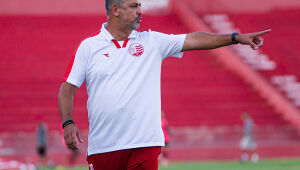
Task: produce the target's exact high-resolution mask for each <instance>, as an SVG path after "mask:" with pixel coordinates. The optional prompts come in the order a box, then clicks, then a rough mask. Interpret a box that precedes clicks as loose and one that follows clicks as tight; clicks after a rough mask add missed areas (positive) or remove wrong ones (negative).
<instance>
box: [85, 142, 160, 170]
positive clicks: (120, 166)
mask: <svg viewBox="0 0 300 170" xmlns="http://www.w3.org/2000/svg"><path fill="white" fill-rule="evenodd" d="M160 152H161V147H147V148H136V149H127V150H121V151H115V152H108V153H102V154H95V155H90V156H88V157H87V161H88V163H89V169H90V170H157V169H158V156H159V154H160Z"/></svg>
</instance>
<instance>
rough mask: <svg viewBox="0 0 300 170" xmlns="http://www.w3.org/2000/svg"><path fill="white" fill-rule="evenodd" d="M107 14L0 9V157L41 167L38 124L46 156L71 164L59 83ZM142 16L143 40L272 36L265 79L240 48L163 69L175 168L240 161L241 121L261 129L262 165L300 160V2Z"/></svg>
mask: <svg viewBox="0 0 300 170" xmlns="http://www.w3.org/2000/svg"><path fill="white" fill-rule="evenodd" d="M142 2H143V1H142ZM258 2H259V4H260V5H259V6H258V5H257V4H256V3H258ZM178 3H179V4H178ZM180 3H181V4H180ZM241 3H242V4H241ZM103 4H104V1H103V0H101V1H100V0H87V1H79V0H73V1H70V0H60V1H37V0H28V1H26V2H25V1H21V0H13V1H12V0H2V1H0V32H1V36H0V43H1V50H0V51H1V62H0V75H1V76H0V82H1V83H0V113H1V117H2V118H1V119H0V140H1V142H0V157H7V158H11V159H18V160H21V161H23V162H24V161H25V162H34V161H35V160H36V157H35V134H34V132H35V128H36V120H35V117H36V115H38V114H42V115H43V117H44V120H45V122H47V124H48V129H49V130H50V131H51V133H50V134H49V154H50V156H51V157H52V159H54V161H56V162H60V163H61V162H66V160H65V159H62V158H61V156H62V155H66V154H67V153H68V152H67V150H66V149H65V148H64V147H63V145H62V142H61V135H60V129H59V128H60V125H61V120H60V116H59V111H58V105H57V95H58V90H59V86H60V80H61V78H62V77H63V75H64V71H65V70H66V67H67V65H68V62H69V60H70V59H71V56H72V54H73V53H74V50H75V49H76V47H77V46H78V44H79V43H80V42H81V40H83V39H84V38H85V37H88V36H89V35H91V34H92V33H93V32H97V31H98V30H99V29H100V27H101V23H102V22H105V20H106V16H105V10H104V7H103V6H104V5H103ZM232 4H235V5H232ZM143 6H144V8H145V10H146V12H145V16H144V18H143V23H142V28H141V29H140V30H148V29H151V30H155V31H160V32H164V33H173V34H180V33H188V32H191V31H210V32H211V31H214V32H220V31H222V30H223V31H224V30H228V31H229V29H228V25H229V26H230V28H232V30H234V29H236V30H239V31H241V32H253V31H259V30H263V29H268V28H272V30H273V32H272V33H271V34H270V35H267V36H266V41H265V46H264V47H263V48H262V50H260V51H259V54H257V55H258V56H261V55H262V54H263V55H265V56H267V59H268V60H266V57H264V58H263V59H264V60H263V61H264V63H266V62H265V61H269V62H267V64H269V66H270V65H271V66H270V67H268V68H270V69H259V68H261V67H258V66H257V65H255V64H257V62H255V61H254V62H253V61H252V62H251V61H249V58H247V57H245V56H244V55H243V54H244V53H241V51H238V50H237V48H235V47H228V48H227V47H226V48H223V49H220V50H213V51H194V52H186V53H185V55H184V58H183V59H181V60H179V59H174V58H169V59H167V60H166V61H164V63H163V68H162V108H163V109H164V111H165V112H166V115H167V118H168V121H169V124H170V126H171V129H172V132H173V138H172V143H171V148H170V150H171V151H170V152H171V155H170V156H171V158H172V159H173V160H182V159H188V160H199V159H238V158H239V150H238V143H239V139H240V137H241V131H242V127H241V124H242V122H241V120H240V114H241V113H242V112H244V111H247V112H249V113H250V114H251V115H252V117H253V118H254V121H255V123H256V124H257V127H256V129H255V134H256V138H257V143H258V152H259V154H260V155H261V156H262V157H263V158H264V157H282V156H285V157H289V156H290V157H291V156H300V142H299V141H300V140H299V139H300V135H299V130H298V126H299V124H300V121H299V117H300V114H299V105H298V103H297V102H299V101H300V100H298V99H299V96H300V86H299V83H298V82H299V79H300V77H299V76H300V73H299V69H298V65H299V63H300V59H299V56H298V54H299V50H298V48H297V47H298V46H299V41H298V40H297V38H296V37H299V33H300V32H299V31H298V26H299V24H300V23H299V21H298V18H299V17H300V1H299V0H289V1H285V2H283V1H280V0H273V1H270V0H260V1H254V0H251V1H250V0H243V1H238V0H182V1H178V0H173V1H168V0H165V1H156V0H144V4H143ZM216 18H217V20H214V19H216ZM222 19H223V20H222ZM222 21H224V22H223V23H225V21H226V23H227V27H226V23H225V25H221V24H220V23H221V22H222ZM228 23H229V24H228ZM228 33H231V32H228ZM282 42H287V43H282ZM246 53H247V54H248V53H249V51H248V52H247V50H246ZM252 58H253V55H252ZM250 59H251V56H250ZM259 59H260V60H259V61H261V58H259ZM233 63H234V64H233ZM259 63H261V62H259ZM270 63H271V64H270ZM272 63H273V65H272ZM247 75H248V76H247ZM297 79H298V80H297ZM256 80H257V81H256ZM274 96H275V97H276V99H275V101H274V100H272V99H274V98H275V97H274ZM278 98H280V99H278ZM86 99H87V95H86V90H85V87H84V86H83V87H81V89H80V90H79V91H78V92H77V94H76V97H75V103H74V117H75V122H76V123H77V124H78V126H79V128H80V129H81V130H82V132H83V134H84V135H85V138H86V136H87V129H88V120H87V111H86ZM282 103H284V104H282ZM289 109H290V110H289ZM291 110H292V111H291ZM287 111H288V112H287ZM20 141H22V143H20ZM85 141H86V140H85ZM86 145H87V143H86V142H85V143H84V144H83V145H82V146H81V150H82V154H81V159H80V160H81V161H79V163H85V158H84V157H85V154H84V152H85V151H84V150H85V148H86ZM24 155H26V156H27V158H26V159H24Z"/></svg>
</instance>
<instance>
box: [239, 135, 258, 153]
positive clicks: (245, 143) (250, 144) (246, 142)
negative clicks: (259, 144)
mask: <svg viewBox="0 0 300 170" xmlns="http://www.w3.org/2000/svg"><path fill="white" fill-rule="evenodd" d="M240 149H242V150H246V149H251V150H253V149H256V144H255V142H254V141H253V139H252V138H251V137H249V136H247V137H243V138H242V140H241V142H240Z"/></svg>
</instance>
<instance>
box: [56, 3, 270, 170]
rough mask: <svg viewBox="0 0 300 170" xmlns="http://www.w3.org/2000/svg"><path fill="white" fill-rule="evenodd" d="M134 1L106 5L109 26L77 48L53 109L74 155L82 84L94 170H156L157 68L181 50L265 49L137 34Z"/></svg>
mask: <svg viewBox="0 0 300 170" xmlns="http://www.w3.org/2000/svg"><path fill="white" fill-rule="evenodd" d="M141 5H142V4H141V2H140V0H105V7H106V11H107V23H104V24H103V25H102V28H101V31H100V32H99V33H98V34H95V35H94V36H92V37H89V38H87V39H85V40H84V41H82V43H81V44H80V46H79V47H78V49H77V51H76V54H75V56H74V58H73V59H72V61H71V63H70V65H69V67H68V69H67V71H66V74H65V76H64V79H63V83H62V85H61V88H60V92H59V97H58V103H59V109H60V114H61V118H62V127H63V129H64V138H65V142H66V144H67V146H68V147H69V148H70V149H72V150H76V149H77V148H78V145H79V143H82V142H83V140H82V137H81V135H80V132H79V130H78V128H77V126H76V124H75V122H74V120H73V116H72V108H73V99H74V96H75V93H76V91H77V89H78V88H79V87H80V86H81V85H82V84H83V83H84V82H85V83H86V87H87V93H88V102H87V110H88V116H89V136H88V149H87V161H88V164H89V168H90V169H93V170H102V169H103V170H108V169H109V170H119V169H136V170H138V169H144V170H157V169H158V156H159V154H160V152H161V146H164V143H165V141H164V136H163V131H162V127H161V96H160V78H161V77H160V76H161V64H162V61H163V60H164V59H166V58H167V57H169V56H174V57H177V58H181V57H182V55H183V52H184V51H191V50H208V49H215V48H219V47H223V46H227V45H232V44H237V43H240V44H244V45H249V46H250V47H251V48H253V49H258V48H259V47H261V46H262V45H263V38H262V37H261V35H263V34H266V33H268V32H270V30H266V31H262V32H257V33H250V34H238V33H232V34H212V33H203V32H195V33H190V34H180V35H168V34H163V33H159V32H154V31H145V32H137V31H135V30H136V29H138V28H139V27H140V23H141V22H142V14H143V11H142V9H141Z"/></svg>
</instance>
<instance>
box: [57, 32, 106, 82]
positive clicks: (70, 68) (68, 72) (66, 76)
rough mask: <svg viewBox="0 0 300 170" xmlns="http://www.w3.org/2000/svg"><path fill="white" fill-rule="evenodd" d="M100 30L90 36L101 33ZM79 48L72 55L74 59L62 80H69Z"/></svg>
mask: <svg viewBox="0 0 300 170" xmlns="http://www.w3.org/2000/svg"><path fill="white" fill-rule="evenodd" d="M100 32H101V31H98V32H96V33H94V34H92V35H90V36H89V37H94V36H96V35H98V34H100ZM78 48H79V46H78V47H77V49H76V51H75V53H74V54H73V56H72V59H71V61H70V63H69V66H68V68H67V71H66V73H65V75H64V77H63V79H62V82H66V81H67V80H68V77H69V75H70V73H71V70H72V67H73V63H74V60H75V55H76V53H77V50H78Z"/></svg>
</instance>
